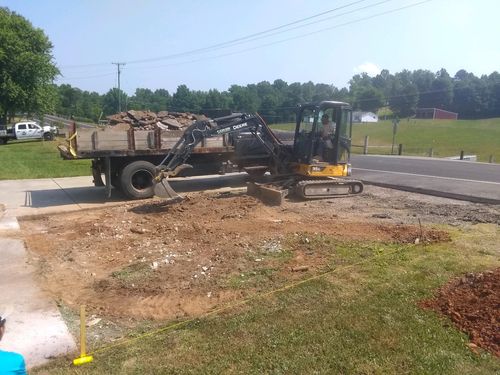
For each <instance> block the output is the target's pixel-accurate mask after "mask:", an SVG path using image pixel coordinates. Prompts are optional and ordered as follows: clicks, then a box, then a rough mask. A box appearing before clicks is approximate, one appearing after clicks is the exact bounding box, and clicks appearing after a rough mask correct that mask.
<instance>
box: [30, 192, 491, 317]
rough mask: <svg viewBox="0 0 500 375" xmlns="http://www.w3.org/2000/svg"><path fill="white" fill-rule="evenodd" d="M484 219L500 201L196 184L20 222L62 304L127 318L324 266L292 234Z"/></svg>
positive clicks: (389, 234)
mask: <svg viewBox="0 0 500 375" xmlns="http://www.w3.org/2000/svg"><path fill="white" fill-rule="evenodd" d="M485 222H488V223H496V224H500V211H499V209H498V208H497V207H494V206H485V205H477V204H472V203H466V202H458V201H453V200H448V199H444V198H435V197H428V196H422V195H419V194H413V193H407V192H399V191H394V190H390V189H383V188H377V187H372V186H370V187H367V189H366V193H364V194H363V195H361V196H357V197H349V198H338V199H331V200H319V201H309V202H294V201H286V202H285V203H284V204H283V206H281V207H269V206H265V205H263V204H262V203H261V202H260V201H258V200H256V199H254V198H252V197H249V196H246V195H242V194H233V193H225V194H223V193H220V194H207V193H192V194H189V195H188V196H187V199H186V200H184V201H183V202H181V203H180V204H176V205H172V206H168V205H164V204H162V203H161V202H159V201H148V202H146V203H145V202H134V203H128V204H124V205H122V206H117V207H112V208H106V209H100V210H92V211H81V212H74V213H66V214H60V215H52V216H48V217H42V218H37V219H33V220H27V221H23V222H22V223H21V226H22V229H24V230H23V233H25V235H24V239H25V242H26V244H27V247H28V249H29V251H30V254H31V262H33V263H34V264H35V265H37V266H38V268H39V270H40V272H39V277H40V281H41V284H42V287H43V288H44V289H45V290H46V291H47V292H48V293H50V294H51V295H52V296H53V297H54V298H55V299H56V300H57V301H59V303H60V304H61V306H67V307H69V309H70V310H76V309H77V307H78V306H79V305H81V304H85V305H86V306H87V309H88V311H89V314H90V315H91V316H93V317H95V321H98V320H99V319H101V318H105V319H109V320H110V321H117V320H119V321H120V322H121V323H122V324H123V323H124V322H125V323H126V322H127V321H129V322H131V323H132V322H133V321H137V320H151V321H155V320H156V321H159V320H165V319H174V318H182V317H186V316H197V315H199V314H202V313H204V312H206V311H209V310H210V309H212V308H214V307H215V306H220V305H221V304H224V303H229V302H230V301H233V300H238V299H241V298H242V297H243V296H244V295H248V294H251V293H253V292H255V291H258V290H260V289H266V284H265V282H261V283H259V280H261V281H262V280H264V281H265V280H268V279H275V280H278V281H280V280H292V279H294V278H299V277H301V274H300V272H294V270H297V269H300V267H302V268H307V269H308V270H309V271H320V270H322V269H323V268H324V267H326V265H327V264H328V261H329V259H328V258H326V257H325V256H324V253H322V252H320V251H314V250H311V248H310V247H308V246H297V243H299V244H300V243H302V244H306V243H308V242H309V237H311V236H315V235H321V234H327V235H332V236H334V237H337V238H339V239H343V240H359V241H365V240H368V241H381V242H384V243H387V242H389V243H390V242H393V243H415V242H417V243H419V242H435V241H447V240H449V236H448V234H447V233H446V232H444V231H442V230H439V229H436V228H435V227H433V224H451V225H457V226H463V225H470V224H473V223H485ZM290 238H292V239H294V238H298V239H300V241H290ZM245 283H246V284H245ZM235 285H237V286H242V285H243V286H245V288H241V287H234V286H235Z"/></svg>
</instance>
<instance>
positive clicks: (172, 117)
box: [106, 110, 206, 130]
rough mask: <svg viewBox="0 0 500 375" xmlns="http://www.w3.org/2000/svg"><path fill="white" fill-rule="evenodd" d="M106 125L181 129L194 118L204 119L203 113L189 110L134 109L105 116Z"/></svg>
mask: <svg viewBox="0 0 500 375" xmlns="http://www.w3.org/2000/svg"><path fill="white" fill-rule="evenodd" d="M106 118H107V119H108V125H110V126H112V127H113V129H117V130H128V129H129V128H131V127H132V128H134V129H137V130H154V129H157V128H160V129H162V130H182V129H184V128H186V127H188V126H189V125H191V124H192V123H193V122H195V121H196V120H203V119H206V117H205V116H203V115H194V114H192V113H189V112H167V111H160V112H158V113H155V112H150V111H134V110H130V111H127V112H120V113H116V114H114V115H111V116H107V117H106Z"/></svg>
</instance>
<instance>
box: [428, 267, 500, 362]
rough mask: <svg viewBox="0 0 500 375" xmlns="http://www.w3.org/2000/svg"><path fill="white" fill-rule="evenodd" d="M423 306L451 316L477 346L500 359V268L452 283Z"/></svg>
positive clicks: (472, 346)
mask: <svg viewBox="0 0 500 375" xmlns="http://www.w3.org/2000/svg"><path fill="white" fill-rule="evenodd" d="M422 306H423V307H425V308H429V309H433V310H435V311H438V312H440V313H442V314H444V315H446V316H448V317H449V318H450V319H451V320H452V321H453V323H454V324H455V325H456V326H457V327H458V329H460V330H462V331H464V332H466V333H467V334H468V335H469V337H470V340H471V344H469V347H470V348H471V349H472V350H473V351H476V348H477V346H479V347H481V348H483V349H486V350H488V351H490V352H492V353H493V354H495V355H496V356H497V357H500V268H497V269H495V270H492V271H486V272H481V273H477V274H473V273H469V274H467V275H465V276H463V277H461V278H457V279H455V280H452V281H451V282H449V283H448V284H446V285H445V286H443V287H442V288H441V289H439V291H438V292H437V293H436V296H435V298H433V299H430V300H427V301H423V302H422Z"/></svg>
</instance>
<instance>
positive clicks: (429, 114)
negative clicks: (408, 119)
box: [415, 108, 458, 120]
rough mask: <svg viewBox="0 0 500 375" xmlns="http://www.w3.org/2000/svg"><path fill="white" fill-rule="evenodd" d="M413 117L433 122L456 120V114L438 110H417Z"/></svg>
mask: <svg viewBox="0 0 500 375" xmlns="http://www.w3.org/2000/svg"><path fill="white" fill-rule="evenodd" d="M415 117H416V118H427V119H433V120H457V119H458V113H456V112H450V111H445V110H444V109H439V108H417V113H416V115H415Z"/></svg>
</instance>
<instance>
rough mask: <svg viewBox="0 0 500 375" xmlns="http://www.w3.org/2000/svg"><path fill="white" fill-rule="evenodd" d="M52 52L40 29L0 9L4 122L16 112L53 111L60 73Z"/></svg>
mask: <svg viewBox="0 0 500 375" xmlns="http://www.w3.org/2000/svg"><path fill="white" fill-rule="evenodd" d="M51 53H52V44H51V42H50V41H49V39H48V38H47V36H46V35H45V34H44V32H43V31H42V30H41V29H37V28H35V27H33V25H32V24H31V23H30V22H29V21H28V20H26V19H25V18H24V17H22V16H20V15H18V14H16V13H14V12H11V11H10V10H9V9H7V8H0V110H1V111H2V112H1V114H0V115H1V117H2V119H3V121H4V122H7V117H8V116H9V115H10V116H13V115H14V114H15V113H16V112H28V113H36V112H40V113H43V112H48V111H51V110H53V108H54V106H55V103H56V98H57V95H56V94H55V87H54V86H53V85H52V81H53V79H54V78H55V77H56V75H57V74H59V71H58V69H57V68H56V66H55V65H54V63H53V62H52V55H51Z"/></svg>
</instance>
